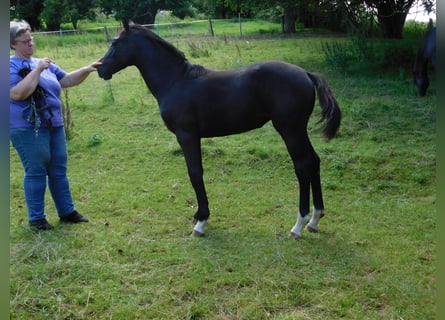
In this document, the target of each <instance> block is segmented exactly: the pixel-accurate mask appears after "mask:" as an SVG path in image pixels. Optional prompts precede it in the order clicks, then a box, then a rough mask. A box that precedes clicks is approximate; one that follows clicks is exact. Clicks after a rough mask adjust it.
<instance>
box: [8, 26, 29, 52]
mask: <svg viewBox="0 0 445 320" xmlns="http://www.w3.org/2000/svg"><path fill="white" fill-rule="evenodd" d="M26 31H29V32H31V26H30V25H29V23H28V22H26V21H25V20H21V21H10V22H9V47H10V48H11V49H12V47H11V46H12V45H13V44H15V43H16V40H17V38H18V37H20V36H21V35H22V34H23V33H25V32H26Z"/></svg>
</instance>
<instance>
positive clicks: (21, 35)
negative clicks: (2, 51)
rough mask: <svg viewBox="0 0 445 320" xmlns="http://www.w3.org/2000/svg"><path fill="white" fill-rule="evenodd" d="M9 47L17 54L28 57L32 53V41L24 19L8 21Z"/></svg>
mask: <svg viewBox="0 0 445 320" xmlns="http://www.w3.org/2000/svg"><path fill="white" fill-rule="evenodd" d="M9 47H10V48H11V49H12V50H15V51H16V53H18V54H19V55H22V56H25V57H28V58H29V57H31V56H32V55H33V53H34V42H33V38H32V36H31V27H30V26H29V24H28V22H26V21H24V20H21V21H10V22H9Z"/></svg>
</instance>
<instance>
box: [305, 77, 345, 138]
mask: <svg viewBox="0 0 445 320" xmlns="http://www.w3.org/2000/svg"><path fill="white" fill-rule="evenodd" d="M307 74H308V76H309V78H311V80H312V82H313V83H314V85H315V87H316V88H317V94H318V101H319V102H320V106H321V119H320V120H319V121H318V123H322V122H325V123H324V125H323V133H324V135H325V137H326V138H328V140H329V139H332V138H333V137H334V136H335V134H336V133H337V130H338V128H339V127H340V122H341V111H340V107H339V106H338V103H337V100H335V98H334V95H333V94H332V92H331V89H330V88H329V86H328V84H327V83H326V82H325V81H324V80H323V78H321V77H320V76H319V75H316V74H314V73H310V72H308V73H307Z"/></svg>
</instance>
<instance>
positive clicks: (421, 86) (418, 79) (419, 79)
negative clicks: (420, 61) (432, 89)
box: [413, 68, 430, 97]
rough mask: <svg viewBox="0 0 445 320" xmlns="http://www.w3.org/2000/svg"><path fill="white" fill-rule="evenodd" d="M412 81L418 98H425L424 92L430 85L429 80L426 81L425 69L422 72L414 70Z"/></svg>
mask: <svg viewBox="0 0 445 320" xmlns="http://www.w3.org/2000/svg"><path fill="white" fill-rule="evenodd" d="M413 81H414V84H415V85H416V87H417V89H418V93H419V96H421V97H423V96H425V94H426V90H427V89H428V86H429V85H430V80H429V79H428V74H427V72H426V68H424V69H423V70H414V71H413Z"/></svg>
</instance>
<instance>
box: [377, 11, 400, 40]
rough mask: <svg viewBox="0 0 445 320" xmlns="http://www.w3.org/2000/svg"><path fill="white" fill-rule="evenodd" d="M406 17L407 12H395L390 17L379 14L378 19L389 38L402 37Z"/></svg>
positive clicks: (384, 33)
mask: <svg viewBox="0 0 445 320" xmlns="http://www.w3.org/2000/svg"><path fill="white" fill-rule="evenodd" d="M405 19H406V13H395V14H393V15H392V16H389V17H381V16H379V18H378V20H379V23H380V29H381V30H382V33H383V37H384V38H389V39H402V37H403V25H404V24H405Z"/></svg>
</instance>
